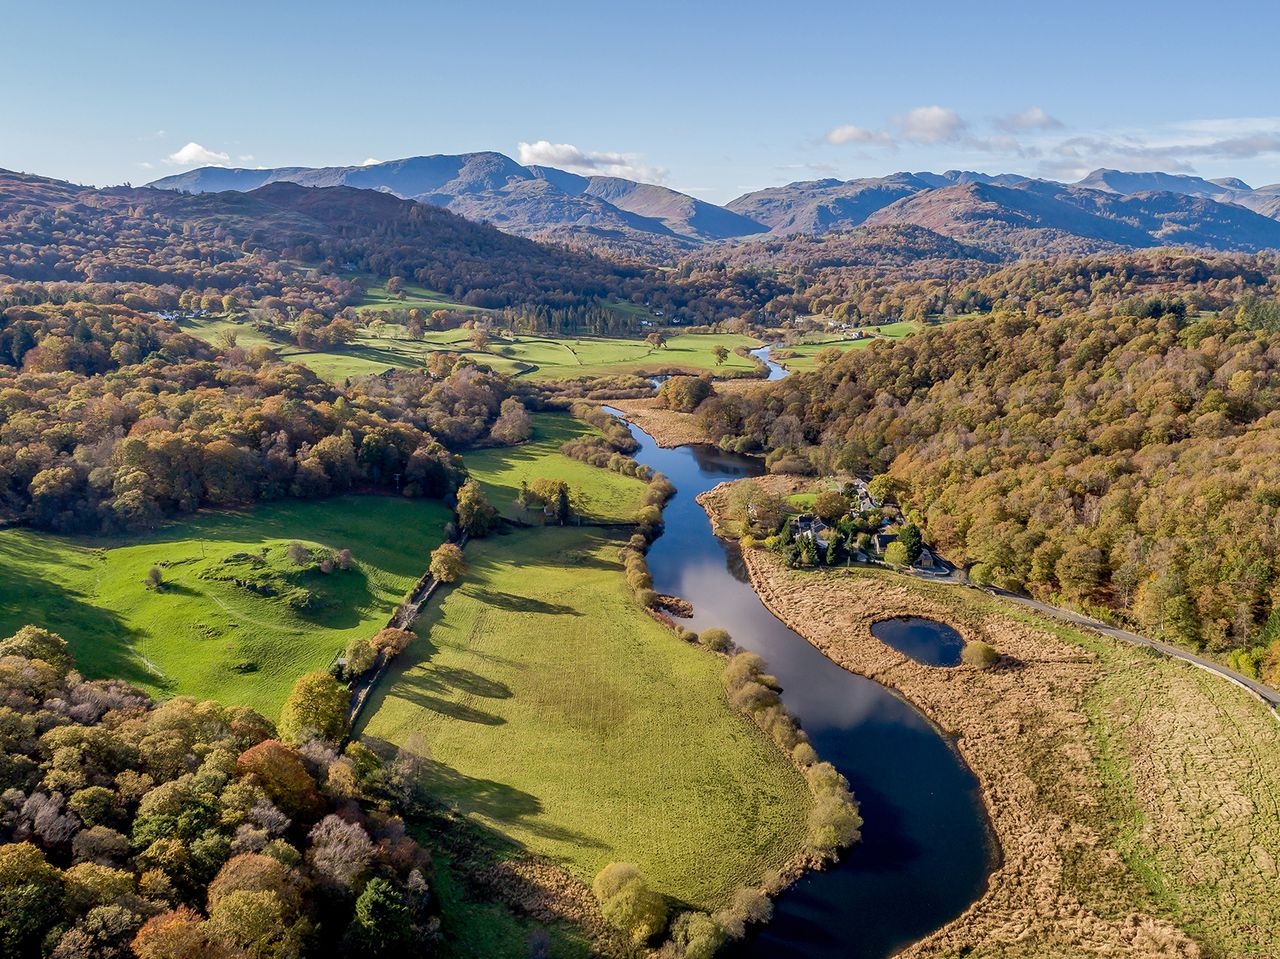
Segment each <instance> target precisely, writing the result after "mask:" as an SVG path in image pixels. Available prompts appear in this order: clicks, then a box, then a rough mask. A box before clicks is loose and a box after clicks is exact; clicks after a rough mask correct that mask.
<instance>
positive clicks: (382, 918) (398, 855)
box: [0, 626, 438, 959]
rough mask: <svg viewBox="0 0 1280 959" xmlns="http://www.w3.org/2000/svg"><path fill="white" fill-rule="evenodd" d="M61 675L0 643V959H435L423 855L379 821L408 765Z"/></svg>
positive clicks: (319, 710) (36, 641)
mask: <svg viewBox="0 0 1280 959" xmlns="http://www.w3.org/2000/svg"><path fill="white" fill-rule="evenodd" d="M71 666H72V661H71V656H70V654H69V652H68V650H67V645H66V643H65V642H64V641H63V640H62V639H61V638H60V637H59V636H57V635H56V634H53V633H50V632H48V631H46V630H42V629H38V628H36V627H31V626H28V627H24V628H23V629H22V630H20V631H19V632H18V633H16V634H15V635H14V636H12V637H10V638H9V639H7V640H4V641H0V954H2V955H4V956H5V957H13V959H34V957H37V956H47V957H52V959H82V957H102V959H107V957H110V959H117V957H118V959H126V957H130V956H134V957H137V959H179V957H188V956H200V957H210V959H248V957H251V956H252V957H261V956H270V957H275V959H301V957H312V956H315V957H329V956H334V957H337V956H358V957H377V956H388V957H389V956H394V955H403V954H405V950H407V949H410V948H412V949H413V950H414V954H415V955H425V956H430V955H434V954H435V951H436V945H435V943H436V929H437V926H438V922H437V920H436V918H435V915H434V913H435V904H434V900H433V897H432V896H431V893H430V882H431V880H432V878H433V871H432V864H431V858H430V856H429V855H428V854H427V852H426V851H425V850H423V849H422V848H421V847H419V846H418V845H417V844H416V843H415V842H414V841H413V840H412V839H410V838H409V837H408V835H407V834H406V831H405V826H404V823H403V821H402V820H401V819H400V818H399V817H398V816H397V815H394V814H393V810H394V809H395V808H397V806H398V807H399V808H401V809H404V808H407V807H406V805H405V798H404V797H405V795H406V794H405V791H404V789H403V788H402V786H403V783H402V780H403V779H404V778H405V777H404V775H403V770H401V768H400V767H401V766H405V765H406V764H408V763H411V761H412V759H411V757H408V758H405V759H404V760H403V761H402V760H399V759H398V760H396V761H395V762H392V763H388V764H385V765H384V764H383V763H382V762H380V761H379V760H378V759H377V758H376V757H375V756H373V754H372V753H370V752H369V751H368V750H367V749H364V748H362V747H349V748H348V749H347V750H346V752H345V753H344V754H339V753H338V752H337V751H336V749H335V747H334V746H333V744H332V743H331V742H326V741H324V740H320V739H311V740H309V741H306V742H303V743H301V744H300V745H291V744H288V743H285V742H282V741H280V740H279V739H276V738H275V732H274V730H273V729H272V727H271V724H270V723H269V722H268V721H267V720H265V719H264V718H263V717H261V716H259V715H258V714H256V713H254V712H252V711H251V710H248V709H243V708H236V707H226V706H222V705H220V704H218V703H213V702H197V701H196V700H194V699H191V698H189V697H178V698H175V699H171V700H169V701H167V702H164V703H161V704H156V703H153V702H152V701H151V699H150V698H149V697H148V696H147V695H146V694H144V693H142V692H140V691H139V690H137V689H135V688H133V687H132V686H129V685H128V684H127V683H124V682H121V681H119V680H104V681H92V682H88V681H85V680H84V679H82V678H81V677H80V676H79V674H77V673H76V672H74V671H73V670H72V668H71ZM319 675H320V677H321V679H323V680H328V682H330V683H332V680H331V679H330V678H329V677H325V676H323V674H319ZM312 685H316V686H319V685H320V684H318V683H316V682H315V681H314V680H313V681H312ZM315 692H316V693H317V699H318V702H317V704H316V705H315V708H314V709H313V710H312V713H309V714H308V715H309V716H310V717H311V718H315V717H319V716H321V715H322V714H323V713H324V705H325V701H326V700H325V698H326V696H327V695H328V693H330V692H331V690H325V689H318V690H316V691H315ZM297 705H299V706H301V705H303V704H302V703H301V702H299V703H298V704H297ZM303 712H306V710H303ZM328 732H329V733H330V734H332V732H333V730H329V731H328Z"/></svg>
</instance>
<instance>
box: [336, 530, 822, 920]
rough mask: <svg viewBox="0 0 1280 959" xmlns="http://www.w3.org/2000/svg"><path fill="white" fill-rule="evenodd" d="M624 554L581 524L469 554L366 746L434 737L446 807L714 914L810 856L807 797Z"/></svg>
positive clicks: (571, 863)
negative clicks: (617, 864) (633, 874)
mask: <svg viewBox="0 0 1280 959" xmlns="http://www.w3.org/2000/svg"><path fill="white" fill-rule="evenodd" d="M623 542H624V540H622V539H620V538H617V537H614V536H610V535H607V534H605V533H604V532H603V531H600V530H593V529H581V528H572V527H568V528H563V529H561V528H547V529H537V530H522V531H519V532H515V533H509V534H507V535H504V536H497V537H493V538H490V539H485V540H473V541H472V542H471V543H470V544H468V546H467V558H468V561H469V563H470V566H471V569H470V572H469V573H468V575H467V576H466V577H465V578H464V579H462V580H461V581H460V582H459V583H458V584H456V585H455V586H452V587H449V589H448V590H447V591H446V592H445V593H444V595H443V596H440V597H439V598H438V599H437V600H436V601H435V602H433V604H432V605H431V607H430V608H429V610H427V611H426V612H425V613H424V616H423V617H422V618H421V619H419V621H418V635H419V638H418V639H417V640H416V641H415V642H414V643H412V644H411V645H410V647H409V649H408V650H407V651H406V653H405V654H403V655H402V656H401V657H400V658H399V659H398V660H397V661H396V662H395V664H393V666H392V668H391V671H390V672H389V674H388V676H387V677H386V679H385V680H384V682H383V683H382V684H381V686H380V687H379V689H378V690H377V691H376V692H375V693H374V695H373V697H372V699H371V700H370V704H369V708H368V709H367V710H366V712H365V714H364V717H365V719H364V725H363V728H362V729H358V730H357V732H358V733H359V734H362V735H363V736H365V737H366V738H367V739H368V740H370V741H390V742H393V743H397V744H405V743H407V742H409V741H410V739H411V737H415V738H417V737H420V739H421V741H423V742H425V744H426V746H427V747H428V748H429V749H430V755H431V758H432V760H433V762H432V763H431V764H430V768H431V772H430V773H429V786H430V788H431V790H432V791H433V792H434V793H435V794H436V795H437V796H439V797H440V798H441V799H442V800H444V801H446V802H448V803H450V804H452V805H454V806H456V808H457V809H459V810H460V811H462V812H464V813H466V814H468V815H470V816H473V817H475V819H477V820H478V821H479V822H481V823H483V824H485V825H487V826H489V827H491V828H493V829H495V830H497V831H498V832H499V833H501V834H503V835H504V836H506V837H508V838H510V839H511V840H514V841H515V842H516V843H518V844H520V845H522V846H524V847H526V848H527V849H528V850H529V851H530V852H533V853H536V854H540V855H544V856H548V857H550V858H551V859H553V860H555V861H557V862H559V863H561V864H563V865H564V866H565V867H566V868H567V869H569V870H570V871H571V872H573V873H575V874H576V875H577V876H579V877H581V878H582V879H584V880H587V881H589V880H590V879H591V878H592V877H593V876H594V875H595V873H596V872H597V871H598V870H599V869H600V868H601V867H603V866H604V865H605V864H607V863H609V862H613V861H625V862H635V863H638V864H639V865H640V868H641V869H642V871H643V872H644V874H645V875H646V876H648V877H649V878H650V880H651V881H652V882H653V884H654V886H655V888H657V889H659V890H660V891H662V892H663V893H665V894H667V895H669V896H673V897H675V898H677V899H680V900H684V901H687V902H689V903H692V904H694V905H696V906H698V907H700V908H715V907H717V906H720V905H723V904H724V902H725V900H726V897H727V896H728V895H729V894H730V892H731V891H732V889H733V888H734V887H735V886H737V885H739V884H742V883H745V882H752V881H758V880H759V879H760V877H761V875H762V873H763V872H764V871H765V870H766V869H768V868H776V867H779V866H781V865H782V864H783V863H784V862H785V861H786V860H787V859H788V858H790V857H791V856H792V855H794V854H795V853H796V852H797V851H798V850H799V849H800V846H801V844H802V843H803V841H804V837H805V817H806V815H807V812H808V810H809V808H810V805H811V798H810V796H809V793H808V790H807V787H806V786H805V784H804V782H803V780H802V779H801V777H800V775H799V774H798V773H797V772H796V770H795V768H794V767H793V766H792V765H791V764H790V762H789V761H788V760H787V759H786V758H785V757H784V756H783V754H782V753H781V752H780V751H779V750H778V748H777V747H776V746H775V745H774V744H773V742H772V741H771V740H769V739H767V738H766V736H765V735H764V734H763V733H762V732H761V731H760V730H759V728H758V727H756V726H755V724H754V723H753V722H751V721H750V720H749V719H747V718H745V717H744V716H742V715H741V714H739V713H738V712H736V711H735V710H734V709H733V708H732V707H731V706H730V704H729V702H728V700H727V699H726V696H725V693H724V690H723V687H722V685H721V681H720V673H721V671H722V669H723V660H722V659H720V658H719V657H717V656H715V655H713V654H711V653H709V652H707V651H705V650H702V649H699V648H696V647H694V646H691V645H689V644H688V643H685V642H683V641H681V640H679V639H677V638H676V637H675V635H674V634H672V633H671V632H670V631H668V630H667V629H666V628H665V627H663V626H661V625H660V624H658V623H657V622H655V621H654V620H652V619H651V618H650V617H649V616H648V615H646V614H645V612H644V610H643V609H642V608H641V607H640V606H639V605H638V604H637V603H636V601H635V599H634V598H633V596H632V594H631V592H630V590H629V588H628V587H627V585H626V583H625V581H624V579H623V576H622V568H621V564H620V562H619V559H618V552H619V548H620V547H621V545H622V543H623Z"/></svg>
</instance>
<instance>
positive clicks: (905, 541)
mask: <svg viewBox="0 0 1280 959" xmlns="http://www.w3.org/2000/svg"><path fill="white" fill-rule="evenodd" d="M898 542H899V543H901V544H902V545H903V547H904V548H905V549H906V551H907V563H914V562H915V561H916V560H918V559H919V558H920V551H921V550H922V549H924V537H923V536H921V535H920V527H919V526H917V525H916V524H915V523H908V524H907V525H906V526H904V527H902V529H900V530H899V531H898Z"/></svg>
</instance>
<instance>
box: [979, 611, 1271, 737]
mask: <svg viewBox="0 0 1280 959" xmlns="http://www.w3.org/2000/svg"><path fill="white" fill-rule="evenodd" d="M979 588H982V589H985V591H986V592H988V593H991V594H992V595H993V596H999V597H1001V598H1002V599H1008V600H1012V601H1013V602H1015V603H1018V604H1020V605H1022V606H1026V607H1028V608H1030V609H1034V610H1035V611H1036V612H1038V613H1044V614H1045V615H1047V616H1053V617H1054V618H1056V619H1060V620H1063V621H1065V622H1068V623H1071V624H1072V625H1075V626H1085V627H1087V628H1089V629H1092V630H1093V631H1094V632H1098V633H1102V634H1103V635H1104V636H1110V637H1112V638H1113V639H1122V640H1124V641H1125V642H1128V643H1134V644H1136V645H1138V646H1150V647H1151V648H1152V649H1158V650H1160V652H1162V653H1165V654H1166V655H1169V656H1172V657H1174V658H1175V659H1181V660H1183V661H1185V662H1188V663H1191V664H1193V665H1195V666H1199V667H1200V668H1201V669H1207V670H1208V671H1209V672H1211V673H1217V674H1218V675H1219V676H1221V677H1222V678H1224V679H1227V680H1230V681H1231V682H1233V683H1235V684H1236V685H1237V686H1240V687H1242V688H1244V689H1245V690H1246V691H1247V692H1250V693H1252V694H1253V695H1254V696H1256V697H1258V698H1259V699H1261V700H1262V701H1263V702H1264V703H1266V704H1267V705H1268V706H1270V707H1271V708H1272V709H1273V710H1278V709H1280V691H1277V690H1274V689H1272V688H1270V687H1269V686H1267V685H1265V684H1263V683H1260V682H1258V681H1257V680H1256V679H1250V678H1249V677H1248V676H1245V675H1242V674H1241V673H1237V672H1236V671H1235V670H1233V669H1228V668H1227V667H1226V666H1222V665H1219V664H1218V663H1215V662H1213V661H1212V660H1209V659H1205V658H1204V657H1202V656H1197V655H1196V654H1195V653H1189V652H1187V651H1186V650H1185V649H1179V648H1178V647H1177V646H1170V645H1169V644H1168V643H1162V642H1160V641H1159V640H1158V639H1148V638H1147V637H1145V636H1139V635H1138V634H1137V633H1131V632H1129V631H1128V630H1127V629H1120V628H1119V627H1117V626H1109V625H1107V624H1106V623H1104V622H1102V621H1101V620H1097V619H1093V618H1091V617H1089V616H1084V615H1082V614H1081V613H1076V612H1073V611H1071V610H1069V609H1062V608H1060V607H1058V606H1050V605H1049V604H1048V603H1041V602H1039V601H1037V600H1034V599H1028V598H1027V597H1026V596H1019V595H1018V594H1017V593H1010V592H1007V591H1005V590H1003V589H996V588H995V587H994V586H991V587H979ZM1277 718H1278V719H1280V716H1278V717H1277Z"/></svg>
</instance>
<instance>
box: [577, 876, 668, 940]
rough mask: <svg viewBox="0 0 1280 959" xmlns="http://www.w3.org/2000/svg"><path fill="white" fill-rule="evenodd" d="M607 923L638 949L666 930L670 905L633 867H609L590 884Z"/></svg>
mask: <svg viewBox="0 0 1280 959" xmlns="http://www.w3.org/2000/svg"><path fill="white" fill-rule="evenodd" d="M591 890H592V892H594V893H595V895H596V899H597V900H598V901H599V903H600V912H601V914H602V915H603V916H604V918H605V921H606V922H608V923H609V924H610V925H611V926H613V927H615V928H616V929H619V930H620V931H621V932H622V933H623V934H624V935H626V937H627V938H628V939H629V940H630V941H631V943H632V944H633V945H636V946H639V945H643V944H644V943H646V942H648V941H649V940H650V939H652V938H653V937H654V936H656V935H657V934H658V933H660V932H661V931H662V930H663V927H664V926H666V923H667V901H666V899H664V898H663V897H662V895H661V894H660V893H657V892H654V891H653V890H652V889H650V888H649V884H648V883H647V882H645V880H644V877H643V876H641V875H640V870H639V868H638V867H637V866H634V865H632V864H631V863H620V862H615V863H610V864H609V865H607V866H605V867H604V868H603V869H602V870H600V872H599V874H598V875H597V876H596V878H595V880H594V881H593V882H592V883H591Z"/></svg>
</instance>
